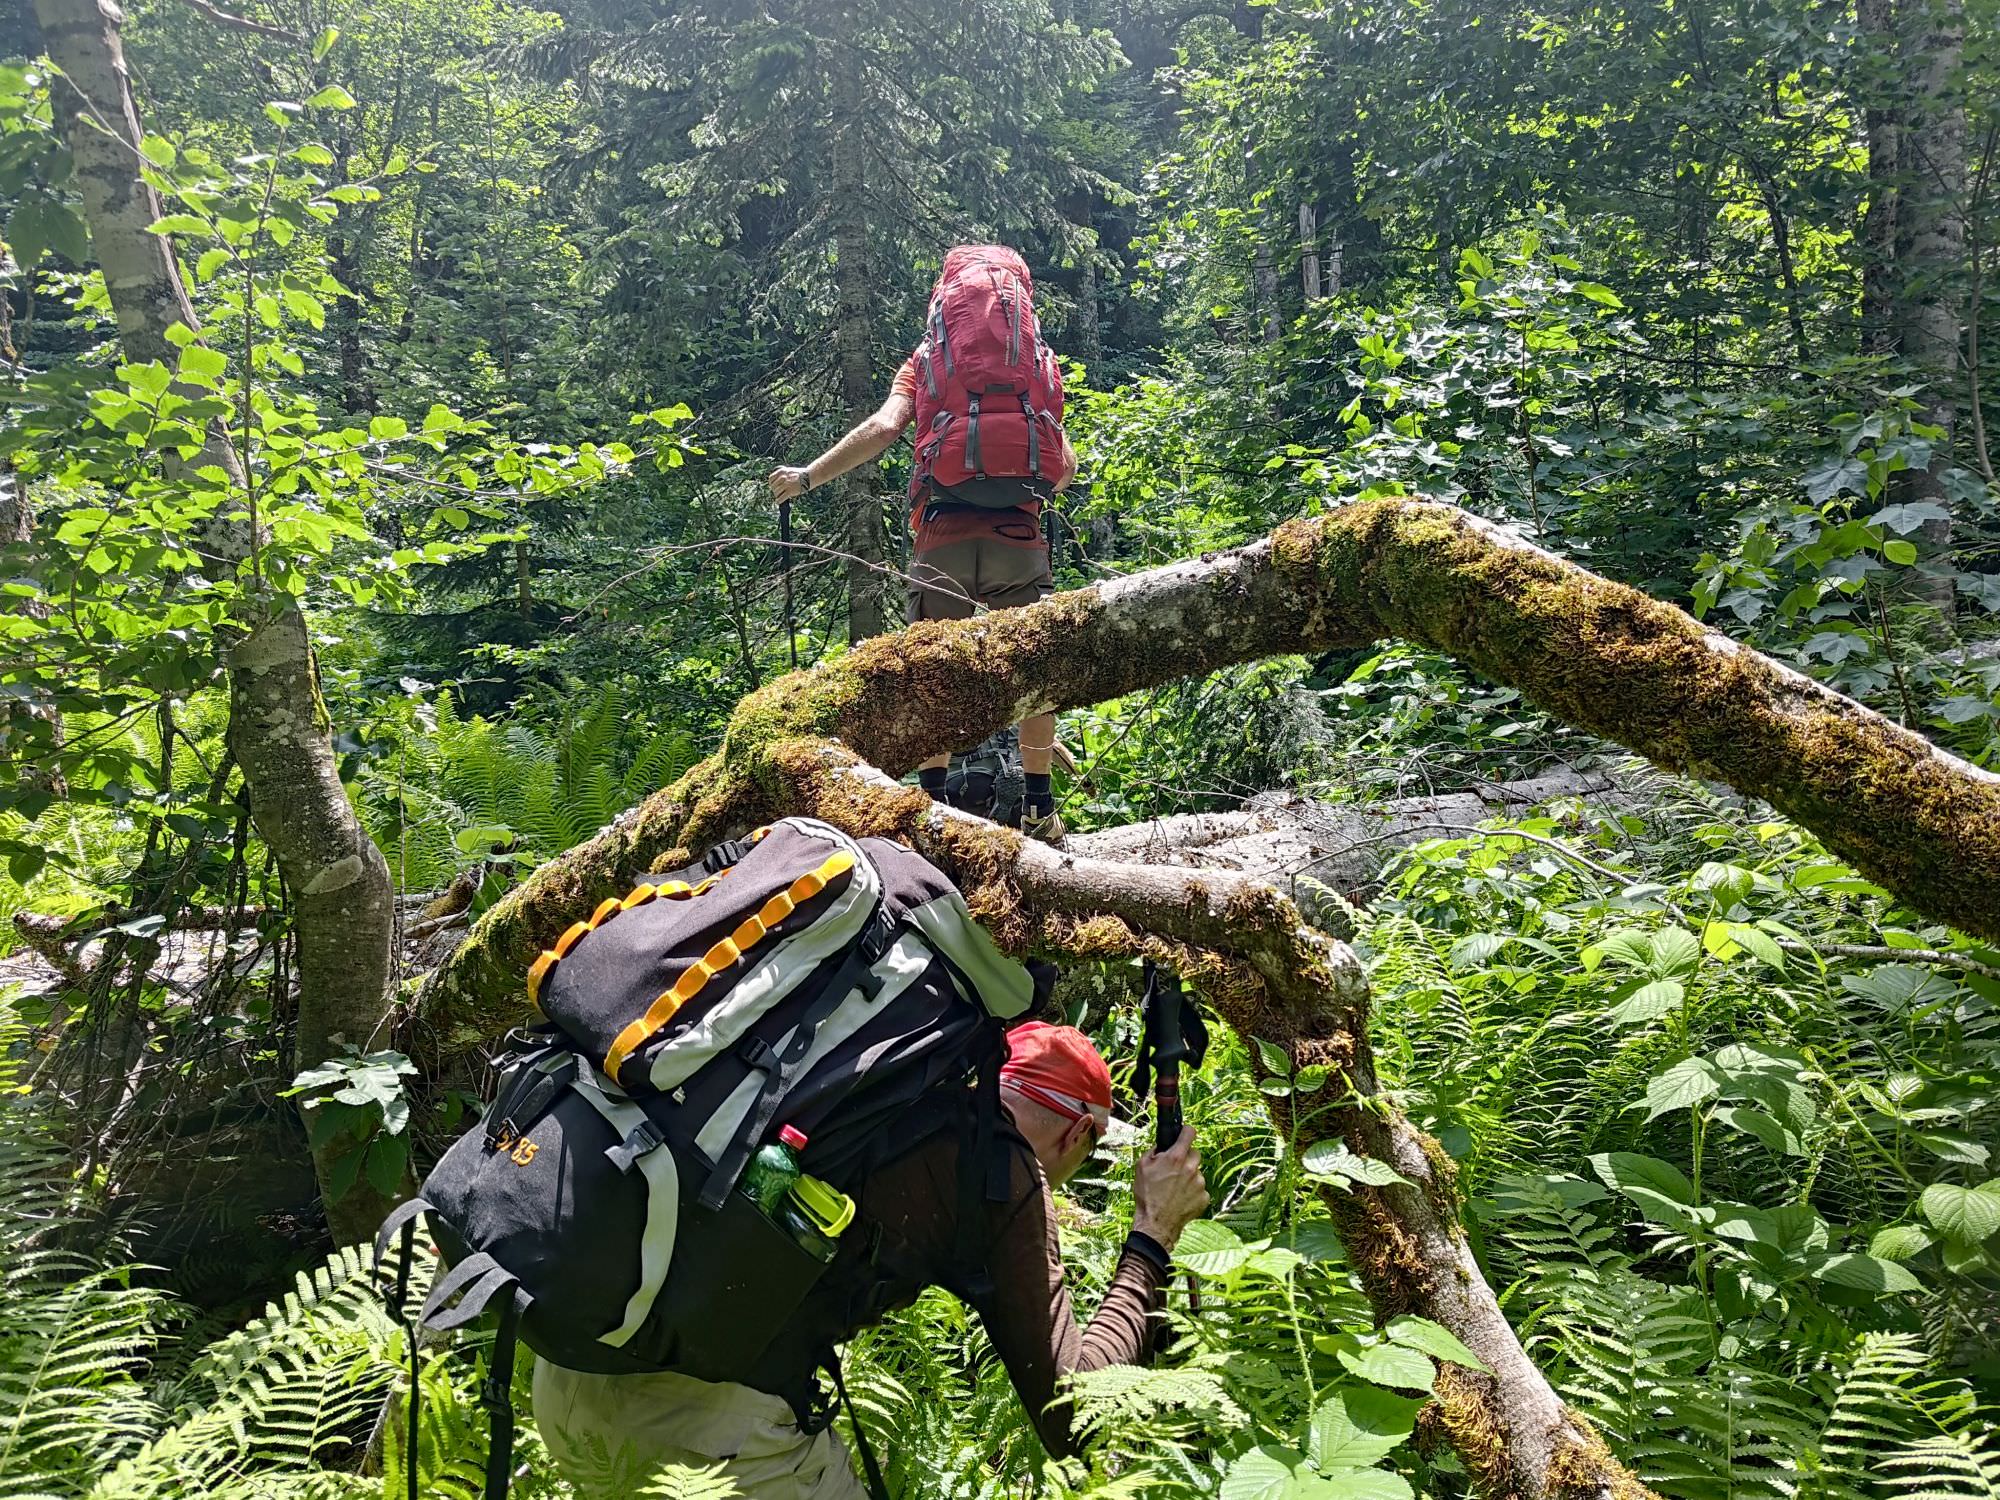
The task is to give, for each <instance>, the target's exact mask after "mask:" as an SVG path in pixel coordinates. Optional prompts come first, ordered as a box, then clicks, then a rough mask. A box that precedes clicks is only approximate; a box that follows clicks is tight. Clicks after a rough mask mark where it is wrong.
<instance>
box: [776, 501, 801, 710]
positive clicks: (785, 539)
mask: <svg viewBox="0 0 2000 1500" xmlns="http://www.w3.org/2000/svg"><path fill="white" fill-rule="evenodd" d="M778 541H779V543H780V544H781V547H782V550H783V551H784V554H785V644H786V645H787V646H789V647H790V648H791V652H792V670H793V671H794V672H796V671H798V669H799V628H798V626H797V625H796V624H794V623H793V621H792V502H791V501H789V500H780V501H779V502H778Z"/></svg>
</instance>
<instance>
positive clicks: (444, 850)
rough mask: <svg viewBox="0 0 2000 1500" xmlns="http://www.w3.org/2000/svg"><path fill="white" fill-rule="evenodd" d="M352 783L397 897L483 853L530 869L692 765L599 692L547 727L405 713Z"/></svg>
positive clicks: (675, 733)
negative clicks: (498, 851)
mask: <svg viewBox="0 0 2000 1500" xmlns="http://www.w3.org/2000/svg"><path fill="white" fill-rule="evenodd" d="M408 713H409V717H408V722H407V723H405V724H402V725H401V726H399V727H398V729H397V732H396V735H395V743H394V748H393V749H391V750H390V751H388V752H386V753H384V754H382V755H379V756H378V757H376V758H375V759H373V760H371V761H370V762H368V763H367V764H366V765H365V766H364V767H363V769H362V772H361V793H362V795H361V799H360V807H361V815H362V820H363V822H364V823H365V824H366V825H367V827H368V831H369V833H370V834H371V835H372V836H373V837H374V839H375V841H376V842H377V843H378V844H380V845H381V847H382V850H383V852H384V853H385V854H386V855H387V856H388V860H389V867H390V869H391V870H392V871H394V873H395V876H396V882H397V884H398V885H399V886H400V887H401V888H402V889H404V890H411V891H415V890H430V889H433V888H435V887H437V886H440V885H443V884H444V883H445V882H447V881H448V880H450V879H451V877H452V876H453V875H454V874H455V873H457V872H458V871H459V870H461V869H464V868H466V867H467V866H468V865H471V864H476V863H478V862H479V860H480V859H482V858H483V857H484V856H485V855H486V854H487V853H488V852H489V851H490V850H492V849H494V848H496V847H501V848H508V849H510V851H511V852H512V854H513V855H514V857H515V858H516V860H517V862H526V863H533V862H537V861H539V860H541V859H546V858H550V857H552V856H554V855H557V854H560V853H561V852H562V851H563V850H565V849H568V848H570V847H571V846H572V845H575V844H579V843H581V842H583V841H584V840H585V839H587V838H589V837H590V836H591V835H592V834H594V833H596V832H597V830H598V829H600V828H602V827H603V826H604V825H605V824H607V823H609V822H610V821H611V820H612V819H613V818H615V817H617V816H618V814H619V813H621V812H623V811H624V810H625V809H626V808H628V807H630V806H632V805H633V804H634V803H635V802H637V801H639V800H640V799H641V798H642V797H644V796H646V795H647V794H648V793H650V792H653V791H657V790H658V789H659V788H661V787H663V786H666V785H668V784H669V783H671V782H672V781H674V780H675V779H676V778H678V777H679V776H681V775H682V774H683V773H684V772H685V771H686V770H687V769H688V768H689V767H690V766H692V765H693V764H694V763H695V761H696V760H697V759H698V758H699V751H698V749H697V747H696V745H695V742H694V739H693V737H692V736H691V735H690V734H689V733H688V732H687V731H686V730H685V729H681V728H678V727H669V728H666V729H661V730H657V731H654V732H650V733H645V732H640V731H635V730H634V729H633V727H632V726H631V725H630V724H629V723H628V714H627V712H626V703H625V698H624V695H623V694H622V693H621V692H620V690H619V689H618V688H617V687H616V686H611V687H606V688H604V689H603V690H602V691H600V692H599V693H598V694H597V695H596V697H595V698H592V699H588V700H585V701H584V702H583V703H582V704H580V705H578V707H577V711H576V712H574V713H573V714H571V715H568V716H565V717H563V718H561V719H559V720H557V721H556V722H553V723H535V722H531V721H529V720H526V719H522V718H514V719H509V720H506V721H504V722H499V723H496V722H494V721H492V720H488V719H483V718H480V717H477V716H472V717H463V716H461V714H460V713H459V710H458V707H457V705H456V703H455V702H454V701H453V699H452V697H451V695H450V694H449V693H440V694H438V696H437V697H436V698H435V699H433V700H431V701H429V702H426V703H422V704H417V705H413V706H411V707H410V708H409V710H408Z"/></svg>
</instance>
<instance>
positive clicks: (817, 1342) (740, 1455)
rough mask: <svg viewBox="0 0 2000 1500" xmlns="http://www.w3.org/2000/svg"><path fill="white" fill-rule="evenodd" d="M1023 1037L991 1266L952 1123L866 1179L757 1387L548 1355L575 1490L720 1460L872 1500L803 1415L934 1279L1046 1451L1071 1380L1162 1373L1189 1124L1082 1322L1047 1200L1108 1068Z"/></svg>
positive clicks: (996, 1173) (555, 1447) (557, 1428)
mask: <svg viewBox="0 0 2000 1500" xmlns="http://www.w3.org/2000/svg"><path fill="white" fill-rule="evenodd" d="M1007 1043H1008V1056H1007V1059H1006V1061H1005V1063H1004V1064H1003V1065H1002V1067H1001V1069H1000V1102H1001V1106H1002V1108H1001V1113H1000V1120H999V1128H998V1131H997V1135H996V1138H995V1139H994V1141H993V1142H992V1146H991V1150H992V1151H993V1152H994V1157H993V1162H992V1163H991V1168H990V1169H991V1171H992V1173H993V1177H994V1180H995V1182H996V1183H997V1182H999V1181H1000V1180H1001V1179H1002V1177H1004V1184H1005V1191H1004V1192H1003V1193H999V1194H997V1195H996V1194H994V1193H987V1194H986V1195H984V1197H983V1200H982V1201H980V1202H979V1203H978V1205H977V1212H978V1214H979V1215H980V1218H981V1222H980V1223H979V1225H978V1232H977V1234H976V1235H975V1236H973V1243H976V1246H977V1253H976V1254H975V1255H973V1256H972V1257H971V1258H969V1259H968V1258H967V1257H966V1256H965V1253H964V1251H965V1247H966V1245H967V1243H968V1241H967V1240H966V1239H965V1238H963V1237H962V1236H961V1232H960V1211H961V1205H962V1204H963V1202H964V1198H963V1195H962V1194H961V1192H960V1186H961V1182H962V1179H961V1176H960V1170H959V1161H958V1155H959V1150H960V1142H961V1140H962V1139H964V1137H963V1135H962V1133H961V1132H959V1131H956V1130H949V1129H947V1130H942V1131H938V1132H937V1133H935V1134H933V1135H931V1136H930V1137H929V1139H928V1140H927V1141H926V1142H925V1143H924V1144H922V1145H919V1146H917V1147H916V1148H915V1149H913V1150H911V1151H909V1152H908V1153H907V1154H905V1155H902V1156H898V1157H896V1158H894V1159H893V1160H891V1161H889V1162H888V1163H887V1164H885V1165H884V1166H882V1167H880V1168H878V1169H876V1170H875V1171H874V1172H872V1173H870V1174H869V1175H868V1176H867V1177H866V1178H864V1179H863V1180H862V1182H861V1184H860V1185H859V1188H858V1190H857V1191H856V1193H855V1194H854V1198H855V1206H856V1213H857V1218H856V1221H855V1229H850V1230H849V1231H848V1232H847V1233H846V1234H844V1235H843V1236H841V1239H840V1246H841V1249H840V1252H839V1255H838V1257H837V1258H836V1259H835V1260H834V1261H833V1263H832V1264H831V1265H830V1266H829V1267H828V1269H827V1272H826V1275H825V1276H824V1278H823V1279H822V1280H821V1281H820V1282H819V1283H818V1284H817V1285H816V1286H815V1287H814V1289H813V1291H812V1292H811V1293H810V1294H809V1295H808V1297H807V1299H806V1301H805V1303H804V1304H803V1305H802V1306H801V1308H800V1310H799V1312H798V1314H797V1316H796V1317H795V1318H794V1319H793V1320H792V1322H791V1324H790V1325H789V1326H788V1327H787V1328H786V1330H785V1331H784V1332H783V1333H781V1334H780V1335H779V1336H778V1338H777V1339H776V1340H775V1341H774V1342H773V1343H772V1345H771V1346H770V1348H769V1349H768V1350H767V1352H766V1353H765V1355H764V1356H763V1358H762V1359H761V1361H760V1363H759V1368H758V1370H757V1371H756V1372H755V1374H754V1375H753V1376H752V1378H751V1379H750V1381H749V1382H748V1383H747V1384H744V1385H718V1384H711V1383H708V1382H705V1381H700V1380H695V1379H692V1378H690V1377H688V1376H685V1375H679V1374H657V1375H589V1374H581V1373H578V1372H575V1371H571V1370H567V1369H564V1368H562V1367H560V1366H558V1365H554V1364H551V1363H549V1362H547V1361H541V1362H539V1363H538V1364H537V1365H536V1371H535V1417H536V1422H537V1424H538V1426H539V1428H540V1431H541V1435H542V1439H543V1441H544V1442H546V1443H547V1444H548V1446H549V1448H550V1450H551V1452H552V1453H553V1454H554V1455H555V1457H556V1460H557V1462H558V1464H559V1465H560V1466H561V1467H562V1469H563V1471H564V1473H565V1474H566V1476H568V1477H569V1479H570V1480H571V1482H572V1484H574V1485H575V1486H576V1488H577V1492H578V1494H579V1495H582V1496H588V1497H596V1496H600V1495H601V1496H607V1497H608V1496H611V1495H614V1494H615V1495H628V1494H633V1493H636V1492H637V1490H638V1488H639V1486H640V1485H641V1484H642V1483H643V1482H644V1479H645V1477H646V1475H647V1474H648V1473H650V1472H654V1471H656V1470H657V1468H658V1467H659V1466H660V1465H663V1464H667V1463H678V1464H686V1465H693V1466H696V1467H700V1468H710V1467H713V1466H714V1465H716V1464H717V1463H718V1462H719V1463H721V1464H722V1466H723V1468H722V1472H723V1474H724V1475H725V1476H726V1477H727V1478H728V1479H729V1480H730V1481H731V1482H733V1483H734V1484H735V1485H736V1487H737V1490H738V1492H739V1493H741V1494H743V1495H745V1496H748V1497H752V1500H859V1497H861V1496H863V1495H864V1494H866V1493H867V1492H866V1491H865V1490H863V1488H862V1486H861V1484H860V1483H859V1481H858V1480H857V1479H856V1477H855V1474H854V1472H853V1469H852V1467H851V1466H850V1464H849V1462H848V1456H847V1452H846V1449H845V1447H844V1445H843V1444H842V1443H841V1441H840V1439H839V1438H838V1437H837V1436H836V1435H835V1434H834V1433H833V1431H832V1430H831V1429H830V1428H827V1429H824V1430H820V1431H817V1432H814V1433H812V1434H810V1435H809V1434H807V1433H806V1432H805V1431H803V1430H802V1429H801V1427H800V1425H799V1422H798V1418H797V1416H796V1413H797V1412H798V1411H800V1410H804V1409H806V1408H807V1407H808V1406H810V1405H811V1403H812V1399H813V1398H812V1396H811V1394H810V1391H811V1389H812V1387H813V1386H814V1385H815V1381H816V1377H815V1370H816V1369H817V1368H818V1365H819V1363H820V1358H821V1352H822V1351H823V1350H825V1349H827V1348H829V1347H831V1346H833V1345H836V1344H842V1343H845V1342H846V1341H847V1340H848V1339H849V1338H851V1337H852V1336H853V1335H854V1333H855V1332H856V1331H858V1330H859V1329H861V1328H863V1327H866V1326H868V1325H869V1324H872V1323H875V1322H877V1321H879V1320H880V1319H881V1318H882V1317H883V1316H884V1315H885V1314H887V1313H889V1312H890V1311H892V1310H894V1309H896V1308H901V1307H908V1306H909V1305H910V1304H911V1303H912V1302H914V1301H915V1300H916V1299H917V1295H918V1294H919V1293H920V1292H921V1291H922V1290H923V1289H924V1288H925V1287H928V1286H942V1287H944V1288H946V1289H947V1290H949V1291H951V1292H952V1293H954V1294H955V1295H957V1296H958V1297H960V1298H962V1299H963V1300H964V1301H965V1302H967V1303H968V1304H969V1305H970V1306H971V1307H972V1308H973V1309H974V1310H975V1311H976V1312H977V1313H978V1314H979V1317H980V1321H981V1322H983V1323H984V1324H985V1326H986V1332H987V1335H988V1337H989V1338H990V1339H991V1340H992V1342H993V1347H994V1349H995V1351H996V1352H997V1353H998V1354H999V1356H1000V1358H1001V1360H1002V1361H1003V1362H1004V1363H1005V1365H1006V1367H1007V1373H1008V1376H1009V1378H1010V1379H1011V1380H1012V1381H1013V1385H1014V1390H1015V1392H1016V1394H1018V1395H1019V1397H1020V1399H1021V1404H1022V1406H1023V1407H1024V1408H1025V1409H1026V1411H1027V1414H1028V1417H1029V1419H1030V1420H1031V1421H1032V1422H1033V1423H1034V1426H1035V1430H1036V1432H1038V1433H1039V1434H1040V1436H1041V1439H1042V1443H1043V1445H1044V1446H1045V1447H1046V1448H1047V1449H1048V1451H1049V1452H1050V1453H1052V1454H1054V1455H1056V1456H1058V1457H1062V1456H1066V1455H1068V1454H1069V1453H1071V1452H1073V1451H1074V1450H1075V1446H1076V1440H1075V1435H1074V1433H1073V1432H1072V1429H1071V1425H1070V1424H1071V1411H1070V1407H1069V1404H1068V1403H1067V1402H1065V1401H1063V1400H1062V1399H1061V1396H1062V1389H1061V1388H1062V1384H1063V1382H1064V1380H1065V1379H1066V1377H1068V1376H1069V1375H1071V1374H1074V1373H1075V1372H1077V1371H1082V1370H1096V1369H1102V1368H1104V1367H1105V1366H1108V1365H1118V1364H1142V1363H1145V1362H1146V1361H1147V1359H1148V1358H1149V1357H1150V1353H1151V1349H1152V1343H1153V1334H1154V1327H1153V1324H1154V1316H1155V1309H1156V1308H1157V1306H1158V1304H1159V1300H1160V1294H1161V1291H1162V1289H1163V1288H1164V1287H1165V1285H1166V1283H1167V1280H1168V1274H1169V1269H1170V1264H1171V1262H1170V1259H1169V1257H1170V1255H1171V1254H1172V1251H1173V1247H1174V1245H1175V1243H1176V1242H1177V1241H1178V1240H1179V1238H1180V1233H1181V1230H1182V1229H1184V1228H1185V1227H1186V1226H1187V1225H1188V1224H1189V1223H1191V1222H1192V1221H1194V1220H1195V1219H1197V1218H1199V1217H1200V1216H1201V1214H1202V1213H1203V1212H1204V1211H1205V1210H1206V1209H1207V1207H1208V1188H1207V1186H1206V1184H1205V1183H1204V1182H1203V1180H1202V1174H1201V1157H1200V1154H1199V1153H1198V1152H1197V1151H1196V1150H1195V1147H1194V1136H1193V1132H1192V1131H1184V1132H1183V1133H1182V1135H1181V1138H1180V1140H1179V1141H1178V1142H1177V1143H1176V1144H1175V1145H1174V1147H1173V1149H1172V1150H1169V1151H1165V1152H1158V1153H1153V1154H1149V1155H1146V1156H1142V1157H1140V1158H1139V1161H1138V1163H1137V1167H1136V1169H1135V1171H1134V1173H1133V1183H1132V1200H1133V1213H1132V1230H1131V1233H1130V1234H1128V1235H1127V1236H1126V1239H1125V1245H1124V1249H1123V1251H1122V1253H1121V1254H1120V1256H1119V1259H1118V1266H1117V1270H1116V1271H1115V1272H1114V1274H1113V1275H1112V1278H1111V1283H1110V1285H1109V1286H1108V1287H1107V1288H1106V1289H1105V1293H1104V1296H1103V1298H1102V1299H1101V1300H1100V1301H1099V1302H1098V1305H1097V1310H1096V1312H1095V1313H1094V1314H1093V1315H1092V1317H1091V1319H1090V1321H1089V1323H1088V1324H1087V1325H1086V1326H1083V1327H1079V1326H1078V1324H1077V1320H1076V1314H1075V1311H1074V1309H1073V1307H1072V1305H1071V1302H1070V1294H1069V1288H1068V1286H1067V1284H1066V1283H1065V1281H1064V1276H1063V1265H1062V1253H1061V1246H1060V1243H1059V1241H1058V1239H1057V1234H1056V1211H1055V1201H1054V1199H1053V1197H1052V1196H1051V1193H1050V1189H1051V1188H1052V1187H1058V1186H1060V1185H1062V1184H1063V1183H1064V1182H1066V1181H1068V1180H1069V1178H1070V1177H1071V1176H1073V1175H1074V1174H1075V1173H1076V1171H1077V1170H1078V1169H1079V1168H1080V1167H1081V1166H1082V1165H1083V1163H1084V1161H1085V1160H1087V1159H1088V1158H1089V1156H1090V1155H1091V1153H1092V1152H1093V1151H1094V1150H1095V1149H1096V1148H1097V1146H1098V1145H1099V1143H1100V1142H1102V1141H1103V1140H1104V1139H1105V1138H1106V1136H1107V1134H1108V1133H1110V1132H1111V1131H1112V1130H1113V1129H1114V1122H1113V1121H1112V1119H1111V1074H1110V1072H1109V1070H1108V1069H1107V1068H1106V1067H1105V1064H1104V1059H1103V1058H1102V1057H1100V1056H1099V1055H1098V1052H1097V1049H1096V1048H1095V1047H1094V1046H1092V1045H1091V1042H1090V1039H1089V1038H1088V1037H1086V1036H1085V1035H1084V1034H1083V1033H1082V1032H1080V1031H1078V1030H1076V1029H1075V1028H1074V1027H1070V1026H1053V1025H1049V1024H1047V1023H1045V1022H1041V1021H1029V1022H1025V1023H1023V1024H1022V1025H1019V1026H1016V1027H1015V1028H1014V1029H1013V1030H1012V1031H1010V1032H1009V1033H1008V1036H1007ZM1116 1128H1117V1129H1119V1130H1120V1131H1121V1132H1122V1131H1123V1129H1124V1128H1125V1127H1123V1126H1117V1127H1116ZM863 1226H865V1232H856V1230H859V1229H862V1228H863Z"/></svg>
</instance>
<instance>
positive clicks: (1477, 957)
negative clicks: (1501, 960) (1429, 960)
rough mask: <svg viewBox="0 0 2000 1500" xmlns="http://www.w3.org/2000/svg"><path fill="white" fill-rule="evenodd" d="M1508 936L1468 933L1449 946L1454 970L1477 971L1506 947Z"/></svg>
mask: <svg viewBox="0 0 2000 1500" xmlns="http://www.w3.org/2000/svg"><path fill="white" fill-rule="evenodd" d="M1508 941H1509V938H1508V935H1507V934H1505V933H1500V932H1469V933H1467V934H1466V935H1465V936H1464V937H1462V938H1460V939H1459V940H1458V941H1457V942H1455V943H1453V944H1452V945H1451V960H1450V962H1451V966H1452V967H1453V968H1454V969H1460V970H1463V969H1478V968H1482V967H1484V966H1485V965H1486V963H1487V962H1488V961H1489V960H1490V959H1491V958H1492V957H1493V955H1494V954H1496V953H1498V952H1499V951H1500V950H1501V949H1502V948H1504V947H1506V946H1507V943H1508Z"/></svg>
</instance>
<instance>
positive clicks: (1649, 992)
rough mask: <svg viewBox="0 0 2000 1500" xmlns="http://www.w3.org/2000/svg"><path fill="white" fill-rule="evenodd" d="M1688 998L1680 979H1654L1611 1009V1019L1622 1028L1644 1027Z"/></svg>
mask: <svg viewBox="0 0 2000 1500" xmlns="http://www.w3.org/2000/svg"><path fill="white" fill-rule="evenodd" d="M1686 998H1687V991H1686V990H1685V989H1683V988H1682V986H1681V982H1680V981H1679V980H1678V979H1654V980H1649V981H1648V982H1647V983H1645V984H1642V985H1640V986H1639V987H1638V988H1637V989H1635V990H1633V991H1632V993H1631V994H1629V995H1627V996H1626V997H1625V998H1624V999H1623V1000H1621V1001H1620V1002H1619V1003H1618V1004H1616V1005H1614V1006H1612V1007H1611V1010H1610V1011H1609V1013H1608V1014H1609V1016H1610V1019H1611V1020H1613V1021H1615V1022H1616V1023H1617V1024H1618V1025H1620V1026H1643V1025H1645V1024H1646V1023H1647V1022H1648V1021H1657V1020H1659V1018H1660V1017H1661V1016H1664V1015H1666V1014H1667V1012H1669V1011H1671V1010H1673V1009H1674V1007H1676V1006H1677V1005H1679V1004H1680V1003H1681V1001H1683V1000H1685V999H1686Z"/></svg>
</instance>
